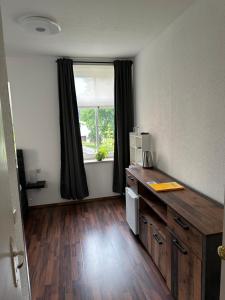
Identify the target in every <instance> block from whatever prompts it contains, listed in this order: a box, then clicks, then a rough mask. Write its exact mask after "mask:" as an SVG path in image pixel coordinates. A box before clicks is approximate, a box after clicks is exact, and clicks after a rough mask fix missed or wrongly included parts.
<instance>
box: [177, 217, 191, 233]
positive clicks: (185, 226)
mask: <svg viewBox="0 0 225 300" xmlns="http://www.w3.org/2000/svg"><path fill="white" fill-rule="evenodd" d="M174 221H175V222H176V223H177V224H178V225H180V227H182V228H183V229H184V230H188V229H189V226H188V225H187V224H186V223H184V221H182V220H181V218H179V217H177V218H174Z"/></svg>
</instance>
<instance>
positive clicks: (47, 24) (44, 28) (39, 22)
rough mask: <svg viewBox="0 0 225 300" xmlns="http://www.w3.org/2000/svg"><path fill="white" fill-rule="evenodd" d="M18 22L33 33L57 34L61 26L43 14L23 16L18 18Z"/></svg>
mask: <svg viewBox="0 0 225 300" xmlns="http://www.w3.org/2000/svg"><path fill="white" fill-rule="evenodd" d="M18 23H19V24H20V25H21V26H22V27H23V28H24V29H26V30H28V31H30V32H33V33H35V32H36V33H41V34H46V35H49V34H57V33H59V32H60V31H61V27H60V25H59V24H57V23H56V22H55V21H53V20H52V19H50V18H48V17H42V16H23V17H20V18H19V19H18Z"/></svg>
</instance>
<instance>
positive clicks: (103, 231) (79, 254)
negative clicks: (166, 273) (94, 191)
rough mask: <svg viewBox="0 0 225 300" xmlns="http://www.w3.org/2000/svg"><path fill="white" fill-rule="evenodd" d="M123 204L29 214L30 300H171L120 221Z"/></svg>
mask: <svg viewBox="0 0 225 300" xmlns="http://www.w3.org/2000/svg"><path fill="white" fill-rule="evenodd" d="M124 209H125V208H124V204H123V200H120V199H114V200H106V201H98V202H95V203H84V204H77V205H71V206H61V207H54V208H50V207H49V208H40V209H33V210H32V211H31V212H30V215H29V217H28V220H27V221H26V224H25V232H26V240H27V250H28V261H29V269H30V279H31V288H32V299H33V300H40V299H46V300H58V299H59V300H64V299H65V300H71V299H77V300H79V299H82V300H84V299H85V300H86V299H88V300H89V299H95V300H100V299H101V300H108V299H110V300H111V299H113V300H114V299H115V300H122V299H124V300H131V299H135V300H136V299H140V300H145V299H149V300H150V299H151V300H171V299H172V297H171V296H169V292H168V290H167V289H166V287H165V283H164V282H163V279H162V278H161V276H160V275H159V274H158V272H157V270H156V267H155V265H154V264H153V262H152V261H151V259H150V257H149V256H148V254H147V253H146V251H145V250H144V249H143V247H142V246H141V244H140V243H139V242H138V240H137V239H136V238H135V237H134V235H133V234H132V233H131V231H130V230H129V228H128V226H127V224H126V222H125V211H124Z"/></svg>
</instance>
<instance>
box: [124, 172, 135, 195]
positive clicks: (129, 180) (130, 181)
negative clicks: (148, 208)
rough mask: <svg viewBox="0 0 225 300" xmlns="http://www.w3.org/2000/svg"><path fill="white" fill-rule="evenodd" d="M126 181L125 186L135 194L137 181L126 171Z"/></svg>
mask: <svg viewBox="0 0 225 300" xmlns="http://www.w3.org/2000/svg"><path fill="white" fill-rule="evenodd" d="M126 181H127V186H129V187H130V188H132V190H134V191H135V192H137V179H136V178H135V177H134V176H133V175H131V174H130V173H129V172H128V171H127V172H126Z"/></svg>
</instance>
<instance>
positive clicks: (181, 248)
mask: <svg viewBox="0 0 225 300" xmlns="http://www.w3.org/2000/svg"><path fill="white" fill-rule="evenodd" d="M172 242H173V244H174V245H175V246H176V247H177V248H178V249H179V250H180V252H181V253H182V254H184V255H186V254H187V250H186V249H184V247H182V246H181V244H180V243H179V242H178V240H176V239H173V240H172Z"/></svg>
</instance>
